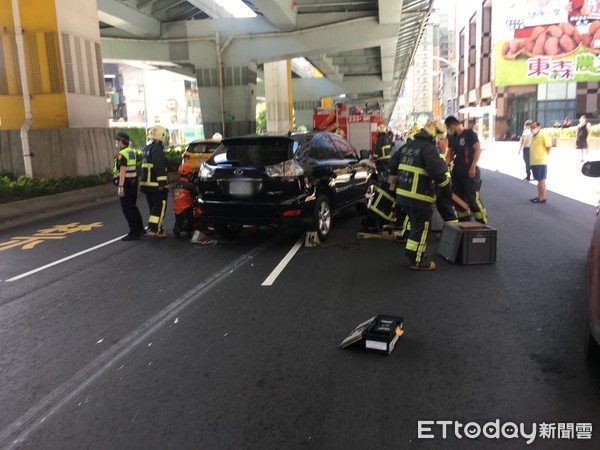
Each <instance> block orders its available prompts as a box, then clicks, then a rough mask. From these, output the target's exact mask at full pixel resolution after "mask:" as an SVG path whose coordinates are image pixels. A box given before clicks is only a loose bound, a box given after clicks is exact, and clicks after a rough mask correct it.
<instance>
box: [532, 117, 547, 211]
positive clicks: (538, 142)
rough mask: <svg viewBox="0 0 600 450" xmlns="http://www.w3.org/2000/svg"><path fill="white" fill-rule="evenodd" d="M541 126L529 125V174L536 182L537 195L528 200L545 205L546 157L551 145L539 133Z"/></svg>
mask: <svg viewBox="0 0 600 450" xmlns="http://www.w3.org/2000/svg"><path fill="white" fill-rule="evenodd" d="M541 129H542V126H541V125H540V123H539V122H537V121H534V122H532V124H531V130H532V133H533V135H532V137H531V151H530V153H531V173H532V174H533V178H534V179H535V180H536V181H537V182H538V185H537V190H538V195H537V197H535V198H531V199H529V201H530V202H531V203H546V176H547V174H548V155H549V154H550V149H551V148H552V144H551V142H550V139H549V138H548V136H546V135H544V134H543V133H541V131H540V130H541Z"/></svg>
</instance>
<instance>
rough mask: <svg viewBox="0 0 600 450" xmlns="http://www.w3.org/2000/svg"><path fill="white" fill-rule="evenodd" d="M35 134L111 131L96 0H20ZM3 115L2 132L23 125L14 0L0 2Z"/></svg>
mask: <svg viewBox="0 0 600 450" xmlns="http://www.w3.org/2000/svg"><path fill="white" fill-rule="evenodd" d="M18 2H19V10H20V17H21V26H22V27H23V30H24V36H23V37H24V42H25V58H26V67H27V77H28V79H29V83H28V87H29V90H30V95H31V112H32V118H33V122H32V126H31V128H32V129H33V130H35V129H43V128H67V127H71V128H76V127H107V125H108V118H107V112H106V100H105V92H104V74H103V72H102V56H101V54H100V30H99V28H98V10H97V4H96V0H35V1H34V0H18ZM0 28H1V29H2V30H4V31H3V33H2V34H1V35H0V81H4V82H0V114H2V117H1V120H2V128H3V129H4V130H16V129H20V128H21V126H22V125H23V122H24V120H25V109H24V103H23V91H22V86H21V73H20V70H19V65H18V64H17V63H16V62H17V61H18V59H17V54H16V51H17V50H16V45H15V42H16V38H15V27H14V20H13V10H12V0H0Z"/></svg>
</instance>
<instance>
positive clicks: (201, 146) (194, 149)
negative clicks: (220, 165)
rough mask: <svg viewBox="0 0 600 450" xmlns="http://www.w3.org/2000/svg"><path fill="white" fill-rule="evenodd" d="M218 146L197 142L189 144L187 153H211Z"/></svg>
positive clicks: (212, 143) (211, 143)
mask: <svg viewBox="0 0 600 450" xmlns="http://www.w3.org/2000/svg"><path fill="white" fill-rule="evenodd" d="M219 145H220V144H219V143H218V142H199V143H196V144H194V143H191V144H190V145H188V147H187V149H186V150H187V151H188V152H190V153H212V152H214V151H215V150H216V149H217V147H218V146H219Z"/></svg>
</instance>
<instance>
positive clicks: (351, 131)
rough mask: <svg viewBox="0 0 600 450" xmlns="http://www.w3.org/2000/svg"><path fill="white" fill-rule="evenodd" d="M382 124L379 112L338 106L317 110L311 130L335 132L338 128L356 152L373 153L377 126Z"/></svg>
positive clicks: (345, 105) (381, 114) (344, 105)
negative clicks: (365, 151)
mask: <svg viewBox="0 0 600 450" xmlns="http://www.w3.org/2000/svg"><path fill="white" fill-rule="evenodd" d="M381 123H383V113H382V111H381V110H379V109H377V110H372V109H365V108H363V107H361V106H351V105H347V104H341V105H340V104H338V105H335V106H334V107H332V108H318V109H317V111H316V112H315V114H314V115H313V128H314V129H316V130H323V131H332V132H335V131H336V130H337V129H338V128H339V129H341V130H342V131H343V132H344V136H345V137H346V139H347V140H348V142H350V144H352V146H353V147H354V148H355V149H357V150H358V151H360V150H364V149H367V150H369V151H373V148H374V147H375V142H376V141H377V126H378V125H379V124H381Z"/></svg>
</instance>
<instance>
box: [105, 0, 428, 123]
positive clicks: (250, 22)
mask: <svg viewBox="0 0 600 450" xmlns="http://www.w3.org/2000/svg"><path fill="white" fill-rule="evenodd" d="M432 3H433V2H432V0H400V1H398V0H344V1H331V0H296V1H292V2H290V1H288V0H254V1H252V2H246V4H248V5H249V6H250V8H251V9H252V10H253V11H254V12H255V13H256V14H257V16H256V17H252V18H237V19H236V18H233V17H232V15H231V14H230V13H228V12H227V11H225V10H224V9H223V8H222V7H220V6H219V5H218V4H217V3H215V2H214V1H213V0H187V1H181V0H126V1H119V0H98V16H99V20H100V33H101V40H102V56H103V58H104V59H105V60H107V59H108V60H142V61H146V62H148V63H151V64H153V65H155V66H157V67H161V66H168V68H169V69H170V70H176V71H178V72H180V73H184V74H186V75H190V76H194V77H195V78H197V80H198V85H199V88H200V90H201V94H200V96H201V107H202V115H203V118H204V125H205V130H206V132H207V134H209V133H211V132H212V131H221V130H223V129H225V131H226V133H227V132H228V134H231V133H235V134H237V133H245V132H250V131H253V127H254V125H253V115H252V114H251V113H250V111H252V109H253V108H252V106H253V105H254V102H255V96H256V92H257V89H256V77H257V72H258V71H260V70H261V69H262V66H263V65H264V64H265V63H270V62H275V61H280V60H284V59H290V58H295V57H300V56H302V57H305V58H306V59H308V60H309V61H310V62H311V63H312V64H313V65H314V66H315V67H316V68H317V69H318V70H319V71H320V72H321V73H323V74H324V76H325V77H324V78H304V77H302V74H300V73H297V76H296V77H295V78H294V79H293V81H292V84H293V96H294V103H295V104H296V110H298V109H303V108H306V109H312V106H314V105H316V104H318V101H319V99H320V98H322V97H325V96H336V95H340V94H346V95H348V96H351V98H353V99H355V100H357V101H366V102H373V103H374V102H377V103H379V104H382V105H384V112H385V117H386V119H389V117H390V115H391V113H392V110H393V107H394V104H395V102H396V100H397V98H398V95H399V92H400V88H401V86H402V82H403V81H404V79H405V77H406V73H407V70H408V67H409V66H410V62H411V61H412V58H413V55H414V51H415V49H416V47H417V45H418V43H419V40H420V38H421V35H422V31H423V28H424V26H425V24H426V22H427V18H428V17H429V14H430V13H431V8H432ZM173 64H175V67H173ZM279 81H280V82H284V81H285V80H284V79H283V78H282V79H280V80H279ZM268 97H269V96H268V95H267V102H269V98H268ZM226 111H227V113H228V115H231V116H233V117H235V118H236V120H234V121H233V123H225V122H226V120H225V119H224V116H225V112H226ZM236 122H237V123H236Z"/></svg>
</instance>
